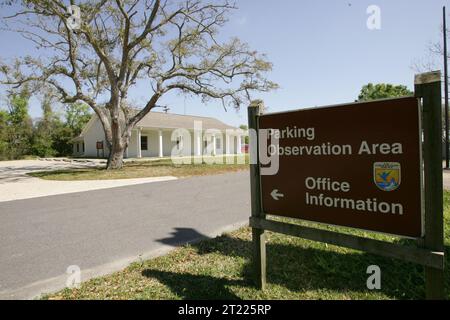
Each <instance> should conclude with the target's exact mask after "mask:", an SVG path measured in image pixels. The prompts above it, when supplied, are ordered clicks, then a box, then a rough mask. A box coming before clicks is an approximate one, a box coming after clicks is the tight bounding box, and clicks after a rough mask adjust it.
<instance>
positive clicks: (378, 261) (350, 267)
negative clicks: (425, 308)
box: [44, 192, 450, 300]
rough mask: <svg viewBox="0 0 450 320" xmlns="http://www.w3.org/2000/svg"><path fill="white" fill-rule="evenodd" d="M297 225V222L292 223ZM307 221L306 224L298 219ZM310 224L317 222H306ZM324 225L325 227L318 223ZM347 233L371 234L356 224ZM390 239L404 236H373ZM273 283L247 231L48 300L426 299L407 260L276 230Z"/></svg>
mask: <svg viewBox="0 0 450 320" xmlns="http://www.w3.org/2000/svg"><path fill="white" fill-rule="evenodd" d="M444 201H445V245H446V252H445V254H446V273H445V286H446V297H447V299H448V298H450V295H449V294H450V270H449V262H450V259H449V254H450V192H445V195H444ZM291 222H292V221H291ZM297 223H300V222H297ZM302 224H305V225H314V224H311V223H305V222H302ZM315 226H317V225H315ZM321 228H327V229H331V230H336V229H340V231H343V232H347V233H354V234H358V235H365V236H369V234H368V233H364V232H362V231H355V230H351V229H348V228H336V227H324V226H321ZM370 237H374V238H377V239H382V240H386V241H400V242H402V243H404V244H405V245H409V244H411V243H410V242H411V240H401V239H399V238H395V237H392V236H387V235H380V234H376V235H373V234H370ZM268 239H269V240H268V243H267V261H268V270H267V275H268V278H267V280H268V286H267V289H266V290H265V291H264V292H262V291H259V290H257V289H256V288H255V287H254V286H253V285H252V280H251V279H252V274H251V269H252V266H251V264H250V258H251V232H250V229H249V228H241V229H239V230H237V231H235V232H232V233H229V234H224V235H222V236H220V237H217V238H215V239H209V240H204V241H201V242H199V243H196V244H191V245H186V246H183V247H180V248H177V249H175V250H174V251H172V252H171V253H169V254H167V255H165V256H162V257H158V258H154V259H151V260H148V261H141V262H138V263H134V264H132V265H131V266H129V267H128V268H126V269H125V270H123V271H120V272H117V273H114V274H112V275H109V276H105V277H101V278H97V279H92V280H90V281H88V282H85V283H83V284H82V285H81V287H80V288H79V289H65V290H63V291H60V292H58V293H56V294H52V295H49V296H46V297H44V298H45V299H344V300H345V299H421V298H424V279H423V271H422V267H420V266H418V265H414V264H411V263H406V262H402V261H400V260H395V259H389V258H382V257H379V256H375V255H371V254H366V253H363V252H359V251H355V250H350V249H345V248H341V247H336V246H331V245H326V244H321V243H317V242H312V241H308V240H302V239H299V238H295V237H289V236H284V235H280V234H275V233H270V232H269V236H268ZM373 264H375V265H378V266H379V267H380V268H381V290H374V291H371V290H368V289H367V288H366V280H367V277H368V275H367V274H366V269H367V267H368V266H369V265H373Z"/></svg>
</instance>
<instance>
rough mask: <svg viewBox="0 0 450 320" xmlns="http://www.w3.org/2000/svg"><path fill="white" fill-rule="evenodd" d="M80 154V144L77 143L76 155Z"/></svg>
mask: <svg viewBox="0 0 450 320" xmlns="http://www.w3.org/2000/svg"><path fill="white" fill-rule="evenodd" d="M78 152H80V144H79V143H77V153H78Z"/></svg>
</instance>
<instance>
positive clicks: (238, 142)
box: [236, 135, 242, 154]
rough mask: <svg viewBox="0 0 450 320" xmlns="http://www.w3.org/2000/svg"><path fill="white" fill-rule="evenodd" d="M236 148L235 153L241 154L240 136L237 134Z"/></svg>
mask: <svg viewBox="0 0 450 320" xmlns="http://www.w3.org/2000/svg"><path fill="white" fill-rule="evenodd" d="M236 148H237V150H236V153H237V154H241V153H242V136H241V135H238V136H237V146H236Z"/></svg>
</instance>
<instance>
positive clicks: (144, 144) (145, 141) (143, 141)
mask: <svg viewBox="0 0 450 320" xmlns="http://www.w3.org/2000/svg"><path fill="white" fill-rule="evenodd" d="M141 150H144V151H146V150H148V137H147V136H141Z"/></svg>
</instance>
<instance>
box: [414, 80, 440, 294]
mask: <svg viewBox="0 0 450 320" xmlns="http://www.w3.org/2000/svg"><path fill="white" fill-rule="evenodd" d="M414 84H415V95H416V97H419V98H422V99H423V101H422V124H423V132H424V135H423V137H424V141H423V157H424V173H425V177H424V184H425V237H424V239H423V243H422V245H423V246H424V247H425V248H427V249H429V250H432V251H444V227H443V190H442V100H441V73H440V71H434V72H428V73H422V74H418V75H416V77H415V81H414ZM425 291H426V298H427V299H443V298H444V271H443V270H442V269H436V268H432V267H425Z"/></svg>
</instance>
